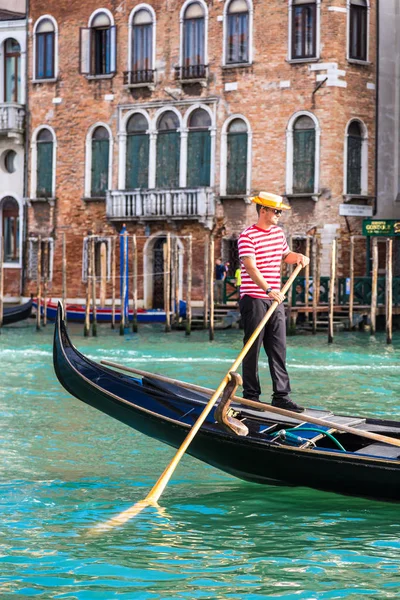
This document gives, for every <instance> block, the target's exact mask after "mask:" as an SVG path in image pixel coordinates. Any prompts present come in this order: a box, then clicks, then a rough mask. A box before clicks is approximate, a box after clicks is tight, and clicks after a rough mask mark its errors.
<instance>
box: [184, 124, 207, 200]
mask: <svg viewBox="0 0 400 600" xmlns="http://www.w3.org/2000/svg"><path fill="white" fill-rule="evenodd" d="M187 161H188V162H187V187H189V188H196V187H207V186H209V185H210V166H211V136H210V132H209V131H190V132H189V135H188V159H187Z"/></svg>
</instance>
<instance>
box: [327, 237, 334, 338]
mask: <svg viewBox="0 0 400 600" xmlns="http://www.w3.org/2000/svg"><path fill="white" fill-rule="evenodd" d="M335 287H336V240H333V241H332V255H331V281H330V286H329V331H328V344H332V342H333V313H334V308H335Z"/></svg>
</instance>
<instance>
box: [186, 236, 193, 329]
mask: <svg viewBox="0 0 400 600" xmlns="http://www.w3.org/2000/svg"><path fill="white" fill-rule="evenodd" d="M192 245H193V244H192V234H191V233H190V234H189V239H188V268H187V291H186V335H190V333H191V330H192V252H193V250H192Z"/></svg>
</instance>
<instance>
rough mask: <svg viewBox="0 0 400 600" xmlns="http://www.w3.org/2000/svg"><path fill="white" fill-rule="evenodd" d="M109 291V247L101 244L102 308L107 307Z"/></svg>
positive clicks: (103, 243)
mask: <svg viewBox="0 0 400 600" xmlns="http://www.w3.org/2000/svg"><path fill="white" fill-rule="evenodd" d="M106 291H107V246H106V243H105V242H101V243H100V293H99V297H100V306H105V305H106Z"/></svg>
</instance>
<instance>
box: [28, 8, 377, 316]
mask: <svg viewBox="0 0 400 600" xmlns="http://www.w3.org/2000/svg"><path fill="white" fill-rule="evenodd" d="M375 8H376V7H375V0H327V1H324V2H321V0H315V1H313V0H309V1H307V2H304V1H303V0H268V1H267V0H254V2H251V0H230V1H229V0H227V1H226V2H223V1H218V2H209V3H206V2H205V1H204V0H186V2H176V1H175V0H157V1H154V2H151V3H149V4H145V3H140V4H139V3H138V2H134V0H124V1H122V2H112V1H110V0H104V2H103V3H99V1H98V0H87V1H86V2H85V3H83V4H82V3H81V2H78V1H77V0H69V1H68V2H66V1H65V0H31V2H30V15H29V17H30V18H29V49H28V72H29V112H30V119H29V140H30V141H29V146H30V152H29V167H28V168H29V182H28V196H29V208H28V214H27V261H28V263H27V264H28V269H27V276H28V277H27V279H26V288H25V292H26V293H27V292H28V291H30V290H33V288H34V285H33V281H32V279H29V275H30V276H31V277H32V278H34V274H33V268H32V266H33V265H34V263H35V260H34V259H35V252H37V244H38V242H37V240H38V235H40V236H41V238H42V239H44V240H48V241H49V242H50V244H49V246H48V247H49V250H50V254H51V261H49V265H52V273H51V276H52V284H51V286H52V287H51V295H53V296H59V295H60V294H61V268H60V267H61V243H60V239H61V234H62V233H65V234H66V240H67V249H68V250H67V253H68V257H67V261H68V297H70V298H83V297H84V282H83V274H84V271H85V264H83V263H85V260H86V258H85V257H86V253H85V239H84V238H85V237H86V236H87V235H88V233H92V234H95V235H97V236H98V238H99V240H104V241H105V243H106V244H107V247H108V248H110V243H109V240H110V238H111V237H112V236H113V235H115V234H116V233H118V232H119V231H120V229H121V227H122V224H123V223H125V224H126V226H127V229H128V231H129V233H136V234H137V236H138V244H139V275H140V282H141V284H140V288H139V297H141V298H142V300H143V302H144V304H145V305H146V306H154V305H155V304H156V297H155V296H156V294H157V293H158V292H157V290H156V289H155V287H156V284H155V281H154V275H153V274H154V273H155V268H156V263H157V261H158V260H159V258H158V257H159V253H160V252H159V251H160V247H162V242H163V239H164V238H165V235H166V232H167V231H170V232H171V234H172V236H174V237H176V238H177V239H178V246H179V248H180V260H181V269H180V272H181V273H182V274H184V271H185V267H184V266H183V267H182V264H183V263H182V261H184V260H185V252H186V242H185V239H186V238H185V236H186V235H187V234H188V233H189V232H190V233H192V235H193V247H194V255H193V258H194V282H193V283H194V298H195V299H197V300H201V299H202V293H203V292H202V290H203V287H202V286H203V275H204V247H205V245H206V243H207V239H208V235H209V232H210V231H212V232H213V233H214V234H215V236H216V240H217V242H216V244H217V251H218V253H222V254H223V256H224V258H225V259H226V260H228V259H231V260H232V259H233V258H234V252H235V239H236V238H237V236H238V234H239V233H240V231H241V230H242V229H243V228H244V227H245V226H246V225H247V224H249V223H250V222H252V221H253V220H254V218H255V210H254V206H253V205H251V204H249V202H248V196H249V195H251V193H253V192H255V191H257V190H260V189H263V190H267V191H272V192H275V193H279V194H283V195H285V196H286V197H287V201H288V202H289V203H290V204H291V207H292V210H291V211H290V214H288V215H285V218H283V219H282V225H283V227H284V229H285V231H286V233H287V234H290V235H291V236H292V239H293V240H294V239H295V238H297V239H298V240H299V242H298V244H299V247H301V244H302V242H301V240H302V239H304V237H305V235H306V234H307V233H309V232H315V231H318V232H320V233H321V240H322V245H323V263H322V264H323V267H322V268H323V274H324V270H325V272H326V269H327V265H328V263H329V250H330V242H331V240H332V238H333V237H338V238H339V240H340V241H341V244H342V252H345V250H344V248H343V246H344V245H345V242H346V239H347V237H348V235H349V233H350V232H351V233H357V232H359V231H360V226H361V219H360V218H356V217H346V218H344V217H341V216H339V205H340V204H343V203H346V202H348V203H350V204H351V203H353V202H356V203H357V204H360V203H361V204H372V203H373V198H374V196H375V180H374V164H375V77H376V72H375V66H376V39H375V22H376V15H375ZM293 243H296V242H293ZM360 269H362V267H361V266H360ZM343 271H344V272H345V268H344V267H343V268H341V267H340V272H343ZM145 273H147V276H145ZM360 274H364V273H362V272H360ZM182 277H183V275H182ZM180 285H181V286H182V285H184V281H183V279H182V280H181V282H180Z"/></svg>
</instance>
